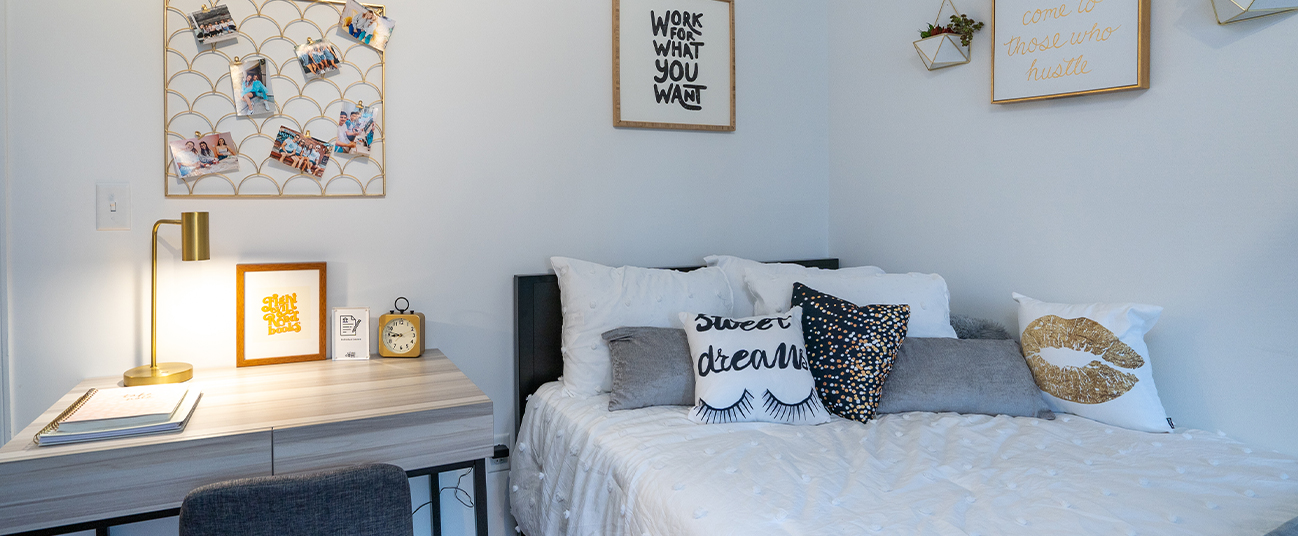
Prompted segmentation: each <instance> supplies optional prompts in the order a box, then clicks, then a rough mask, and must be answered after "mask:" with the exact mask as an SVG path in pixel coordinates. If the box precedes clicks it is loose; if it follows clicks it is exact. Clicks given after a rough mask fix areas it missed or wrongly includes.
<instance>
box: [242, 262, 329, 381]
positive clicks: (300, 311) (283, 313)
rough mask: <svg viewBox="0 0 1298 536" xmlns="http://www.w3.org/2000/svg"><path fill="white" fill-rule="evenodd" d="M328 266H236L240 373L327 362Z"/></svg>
mask: <svg viewBox="0 0 1298 536" xmlns="http://www.w3.org/2000/svg"><path fill="white" fill-rule="evenodd" d="M327 281H328V275H327V265H326V263H323V262H311V263H293V264H239V265H236V266H235V294H236V297H235V300H236V302H237V304H236V308H235V326H236V332H235V347H236V349H237V357H236V364H237V365H238V366H240V367H250V366H256V365H274V364H278V363H296V362H299V361H321V360H324V359H325V332H326V331H327V330H326V328H325V326H326V324H325V303H326V299H325V284H326V282H327Z"/></svg>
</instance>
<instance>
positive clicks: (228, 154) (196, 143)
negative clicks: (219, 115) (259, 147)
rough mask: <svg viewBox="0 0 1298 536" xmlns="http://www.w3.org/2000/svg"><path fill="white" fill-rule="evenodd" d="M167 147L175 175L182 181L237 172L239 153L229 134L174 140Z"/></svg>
mask: <svg viewBox="0 0 1298 536" xmlns="http://www.w3.org/2000/svg"><path fill="white" fill-rule="evenodd" d="M168 145H169V146H170V147H171V157H172V159H174V160H175V161H176V174H177V175H179V176H180V178H182V179H192V178H195V177H202V176H204V175H212V174H215V173H229V172H232V171H239V158H238V156H239V152H238V150H236V149H235V147H234V138H233V137H231V136H230V133H229V132H222V133H219V134H208V135H206V136H195V137H194V138H192V139H187V140H176V141H173V142H170V143H168Z"/></svg>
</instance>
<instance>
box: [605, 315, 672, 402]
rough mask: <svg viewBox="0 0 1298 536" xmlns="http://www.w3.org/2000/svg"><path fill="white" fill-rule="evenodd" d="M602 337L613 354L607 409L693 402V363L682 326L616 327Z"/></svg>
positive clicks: (610, 353) (609, 351) (611, 354)
mask: <svg viewBox="0 0 1298 536" xmlns="http://www.w3.org/2000/svg"><path fill="white" fill-rule="evenodd" d="M603 337H604V340H606V341H608V353H609V355H610V356H612V358H613V391H612V392H611V393H609V396H608V409H609V410H610V411H616V410H619V409H636V408H646V407H649V406H693V405H694V367H693V365H692V361H693V360H691V359H690V344H689V341H687V340H686V339H685V330H683V329H676V328H617V329H614V330H609V331H606V332H604V335H603Z"/></svg>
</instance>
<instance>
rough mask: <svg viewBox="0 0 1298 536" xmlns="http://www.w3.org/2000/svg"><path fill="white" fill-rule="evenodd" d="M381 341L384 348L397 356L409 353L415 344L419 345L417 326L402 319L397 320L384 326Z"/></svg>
mask: <svg viewBox="0 0 1298 536" xmlns="http://www.w3.org/2000/svg"><path fill="white" fill-rule="evenodd" d="M382 339H383V345H384V346H387V347H388V349H389V350H391V351H392V352H394V353H398V354H404V353H406V352H409V351H410V349H411V348H414V347H415V345H416V344H421V342H420V341H419V330H418V326H416V325H415V324H414V323H413V322H409V321H407V320H406V319H404V318H398V319H395V320H392V321H389V322H388V323H387V324H385V325H384V326H383V336H382Z"/></svg>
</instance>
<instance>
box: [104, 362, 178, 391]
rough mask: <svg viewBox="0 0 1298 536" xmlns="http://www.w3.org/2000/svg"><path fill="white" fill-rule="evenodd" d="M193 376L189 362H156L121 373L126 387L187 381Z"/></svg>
mask: <svg viewBox="0 0 1298 536" xmlns="http://www.w3.org/2000/svg"><path fill="white" fill-rule="evenodd" d="M193 377H194V366H193V365H190V364H189V363H158V366H157V367H156V368H155V367H151V366H149V365H145V366H143V367H135V368H133V369H131V370H128V371H126V373H124V374H122V379H123V382H122V383H124V384H125V385H126V386H127V387H131V386H133V385H156V384H160V383H181V382H187V381H189V380H191V379H193Z"/></svg>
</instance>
